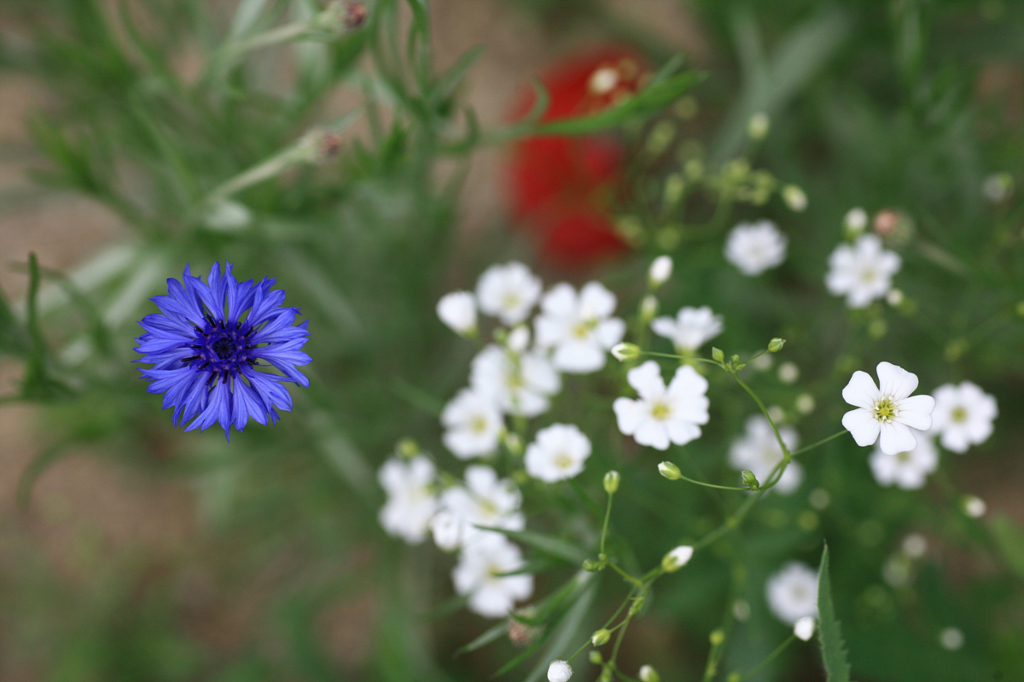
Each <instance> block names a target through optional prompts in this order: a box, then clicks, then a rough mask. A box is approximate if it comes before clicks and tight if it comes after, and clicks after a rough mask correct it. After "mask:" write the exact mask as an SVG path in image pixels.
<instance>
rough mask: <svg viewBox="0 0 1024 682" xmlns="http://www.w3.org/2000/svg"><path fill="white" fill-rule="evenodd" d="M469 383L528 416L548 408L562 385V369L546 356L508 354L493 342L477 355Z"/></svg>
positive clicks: (504, 407)
mask: <svg viewBox="0 0 1024 682" xmlns="http://www.w3.org/2000/svg"><path fill="white" fill-rule="evenodd" d="M469 384H470V386H471V387H472V388H473V389H474V390H475V391H478V392H479V393H480V394H481V395H484V396H488V397H490V398H491V399H492V400H493V401H494V402H496V403H497V405H498V406H499V407H500V408H501V409H502V410H503V411H505V412H508V413H510V414H515V415H521V416H524V417H536V416H537V415H539V414H542V413H543V412H545V411H547V409H548V407H549V405H550V402H549V400H548V397H549V396H551V395H553V394H555V393H557V392H558V391H559V390H560V389H561V388H562V381H561V379H560V378H559V376H558V372H556V371H555V369H554V367H552V366H551V363H550V362H549V361H548V360H547V359H546V358H545V357H543V356H542V355H540V354H538V353H525V354H523V355H517V354H514V353H508V352H506V351H505V350H504V349H503V348H501V347H500V346H495V345H493V344H491V345H489V346H487V347H486V348H484V349H483V350H482V351H480V353H478V354H477V356H476V357H475V358H473V363H472V365H471V367H470V372H469Z"/></svg>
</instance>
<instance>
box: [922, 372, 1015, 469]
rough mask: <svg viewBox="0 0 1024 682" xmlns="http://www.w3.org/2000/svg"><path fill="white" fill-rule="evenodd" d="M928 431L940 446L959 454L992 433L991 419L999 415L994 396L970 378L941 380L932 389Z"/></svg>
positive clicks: (983, 440)
mask: <svg viewBox="0 0 1024 682" xmlns="http://www.w3.org/2000/svg"><path fill="white" fill-rule="evenodd" d="M932 395H933V396H935V411H934V412H932V431H933V432H936V433H939V434H940V436H939V442H940V443H942V447H944V448H946V449H947V450H949V451H951V452H956V453H959V454H963V453H965V452H967V449H968V448H969V447H970V446H972V445H981V444H982V443H984V442H985V441H986V440H988V437H989V436H990V435H992V421H993V420H994V419H995V418H996V417H997V416H999V408H998V407H997V405H996V399H995V398H994V397H992V396H991V395H989V394H988V393H985V392H984V391H983V390H981V388H980V387H979V386H978V385H977V384H975V383H973V382H970V381H964V382H961V383H960V384H958V385H955V386H954V385H953V384H943V385H942V386H939V387H938V388H936V389H935V392H934V393H933V394H932Z"/></svg>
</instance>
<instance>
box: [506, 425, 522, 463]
mask: <svg viewBox="0 0 1024 682" xmlns="http://www.w3.org/2000/svg"><path fill="white" fill-rule="evenodd" d="M504 439H505V448H506V449H507V450H508V451H509V453H511V454H513V455H515V456H517V457H518V456H519V455H521V454H523V439H522V438H520V437H519V434H518V433H511V432H509V431H505V438H504Z"/></svg>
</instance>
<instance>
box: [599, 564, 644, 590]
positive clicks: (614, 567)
mask: <svg viewBox="0 0 1024 682" xmlns="http://www.w3.org/2000/svg"><path fill="white" fill-rule="evenodd" d="M608 565H609V566H611V567H612V570H613V571H615V572H616V573H618V574H619V575H621V576H622V577H623V578H625V579H626V580H627V581H629V582H630V583H632V584H633V585H635V586H636V587H637V589H640V590H644V591H646V590H647V586H646V585H644V584H643V583H642V582H640V580H638V579H637V578H635V577H633V576H631V575H630V574H629V573H626V572H625V571H623V570H622V569H621V568H619V567H618V565H617V564H613V563H609V564H608Z"/></svg>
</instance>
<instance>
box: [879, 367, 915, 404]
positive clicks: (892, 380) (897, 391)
mask: <svg viewBox="0 0 1024 682" xmlns="http://www.w3.org/2000/svg"><path fill="white" fill-rule="evenodd" d="M875 371H876V372H877V374H878V391H879V393H881V394H882V395H887V396H889V397H891V398H892V399H893V400H897V401H899V400H903V399H904V398H906V397H907V396H908V395H910V394H911V393H913V392H914V391H916V390H917V375H916V374H913V373H911V372H908V371H907V370H905V369H903V368H902V367H898V366H896V365H894V364H892V363H891V362H880V363H878V367H877V368H876V369H875Z"/></svg>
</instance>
